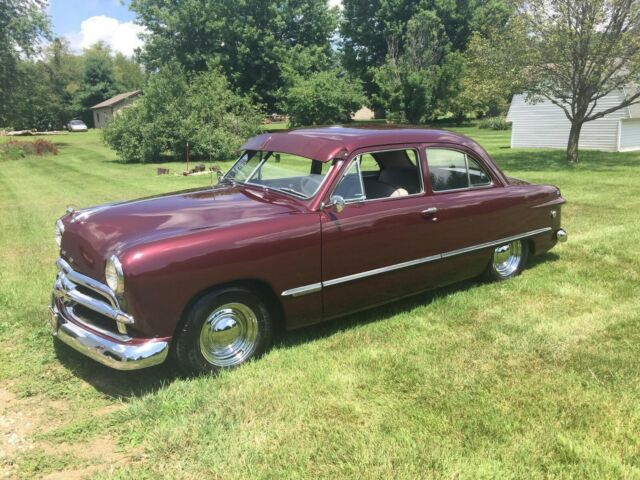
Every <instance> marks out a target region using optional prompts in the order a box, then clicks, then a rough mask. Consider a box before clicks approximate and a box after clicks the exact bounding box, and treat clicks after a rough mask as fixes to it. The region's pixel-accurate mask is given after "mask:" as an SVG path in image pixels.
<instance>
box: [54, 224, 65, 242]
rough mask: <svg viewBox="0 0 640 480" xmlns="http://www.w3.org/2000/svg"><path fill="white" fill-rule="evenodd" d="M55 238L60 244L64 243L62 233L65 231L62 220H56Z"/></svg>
mask: <svg viewBox="0 0 640 480" xmlns="http://www.w3.org/2000/svg"><path fill="white" fill-rule="evenodd" d="M55 232H56V233H55V239H56V243H57V244H58V246H61V245H62V234H63V233H64V223H62V220H60V219H58V220H56V230H55Z"/></svg>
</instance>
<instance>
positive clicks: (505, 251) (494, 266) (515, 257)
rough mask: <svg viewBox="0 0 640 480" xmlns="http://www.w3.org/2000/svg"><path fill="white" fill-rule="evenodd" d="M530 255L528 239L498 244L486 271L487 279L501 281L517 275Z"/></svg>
mask: <svg viewBox="0 0 640 480" xmlns="http://www.w3.org/2000/svg"><path fill="white" fill-rule="evenodd" d="M528 255H529V250H528V248H527V241H526V240H514V241H513V242H509V243H505V244H503V245H498V246H497V247H495V248H494V249H493V252H492V254H491V261H490V262H489V265H487V269H486V270H485V272H484V277H485V279H487V280H490V281H500V280H507V279H509V278H512V277H515V276H516V275H518V274H519V273H520V272H522V270H524V267H525V265H526V264H527V257H528Z"/></svg>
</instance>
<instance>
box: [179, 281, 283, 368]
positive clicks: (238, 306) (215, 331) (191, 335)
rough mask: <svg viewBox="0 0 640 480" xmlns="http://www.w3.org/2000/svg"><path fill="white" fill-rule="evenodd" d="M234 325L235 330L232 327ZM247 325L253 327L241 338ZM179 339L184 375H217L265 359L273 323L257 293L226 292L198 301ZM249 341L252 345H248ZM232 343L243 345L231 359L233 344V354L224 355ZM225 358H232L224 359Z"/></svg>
mask: <svg viewBox="0 0 640 480" xmlns="http://www.w3.org/2000/svg"><path fill="white" fill-rule="evenodd" d="M230 306H233V307H230ZM221 307H227V308H221ZM229 312H230V313H229ZM253 316H255V318H252V317H253ZM243 319H244V320H243ZM254 320H255V321H254ZM234 322H235V325H234V326H229V325H230V324H233V323H234ZM245 323H246V325H249V326H246V328H245V329H244V330H245V334H244V335H241V334H240V333H241V331H242V325H243V324H245ZM205 324H208V326H207V327H205ZM248 332H250V333H248ZM236 333H237V335H235V336H234V334H236ZM176 336H177V338H176V340H175V344H174V345H175V346H174V356H175V359H176V361H177V363H178V366H179V367H180V368H181V369H182V370H183V371H185V372H186V373H216V372H218V371H220V370H222V369H225V368H233V367H236V366H238V365H241V364H243V363H245V362H248V361H249V360H251V359H253V358H257V357H259V356H260V355H262V354H263V353H264V352H265V351H266V350H267V349H268V348H269V347H270V346H271V341H272V337H273V321H272V318H271V313H270V312H269V309H268V308H267V306H266V304H265V302H264V301H263V300H262V299H261V298H260V297H259V296H257V295H256V294H255V293H253V292H252V291H250V290H248V289H245V288H239V287H231V288H224V289H220V290H214V291H212V292H210V293H208V294H207V295H205V296H203V297H202V298H200V299H199V300H198V301H196V302H195V303H194V304H193V306H192V307H191V308H190V309H189V311H188V312H187V313H186V316H185V318H184V322H183V323H182V324H181V327H180V328H179V331H177V332H176ZM245 337H246V338H249V337H250V338H252V341H251V342H248V341H246V342H245ZM228 339H233V340H234V342H236V343H238V342H240V343H239V345H240V346H239V347H238V348H237V351H238V352H239V353H238V354H237V355H231V352H233V351H234V349H233V348H232V347H233V345H235V344H232V343H229V345H228V348H229V353H226V352H224V351H223V350H224V347H223V345H224V344H225V342H226V341H227V340H228ZM245 343H246V344H245ZM221 345H222V346H221ZM234 348H235V347H234ZM224 355H229V356H230V358H228V359H227V358H224Z"/></svg>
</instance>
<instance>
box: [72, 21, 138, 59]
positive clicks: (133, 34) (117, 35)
mask: <svg viewBox="0 0 640 480" xmlns="http://www.w3.org/2000/svg"><path fill="white" fill-rule="evenodd" d="M144 31H145V28H144V27H141V26H140V25H136V24H135V23H133V22H120V21H118V19H116V18H112V17H107V16H105V15H98V16H95V17H89V18H87V19H86V20H84V21H83V22H82V23H81V24H80V31H79V32H74V33H68V34H66V35H65V37H66V38H67V40H69V43H70V44H71V49H72V50H74V51H77V52H79V51H81V50H82V49H83V48H88V47H90V46H92V45H94V44H95V43H96V42H99V41H102V42H104V43H106V44H107V45H109V46H110V47H111V49H112V50H113V51H114V52H120V53H123V54H124V55H127V56H131V55H133V51H134V50H135V49H136V48H138V47H141V46H142V45H143V43H144V42H143V41H142V39H140V38H139V37H138V35H139V34H140V33H144Z"/></svg>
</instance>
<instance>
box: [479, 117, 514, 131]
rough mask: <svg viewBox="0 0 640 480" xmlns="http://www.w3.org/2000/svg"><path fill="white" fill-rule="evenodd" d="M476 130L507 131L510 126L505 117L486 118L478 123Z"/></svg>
mask: <svg viewBox="0 0 640 480" xmlns="http://www.w3.org/2000/svg"><path fill="white" fill-rule="evenodd" d="M478 128H480V129H482V130H509V129H510V128H511V124H510V123H507V120H506V118H505V117H487V118H483V119H482V120H480V121H479V122H478Z"/></svg>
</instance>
